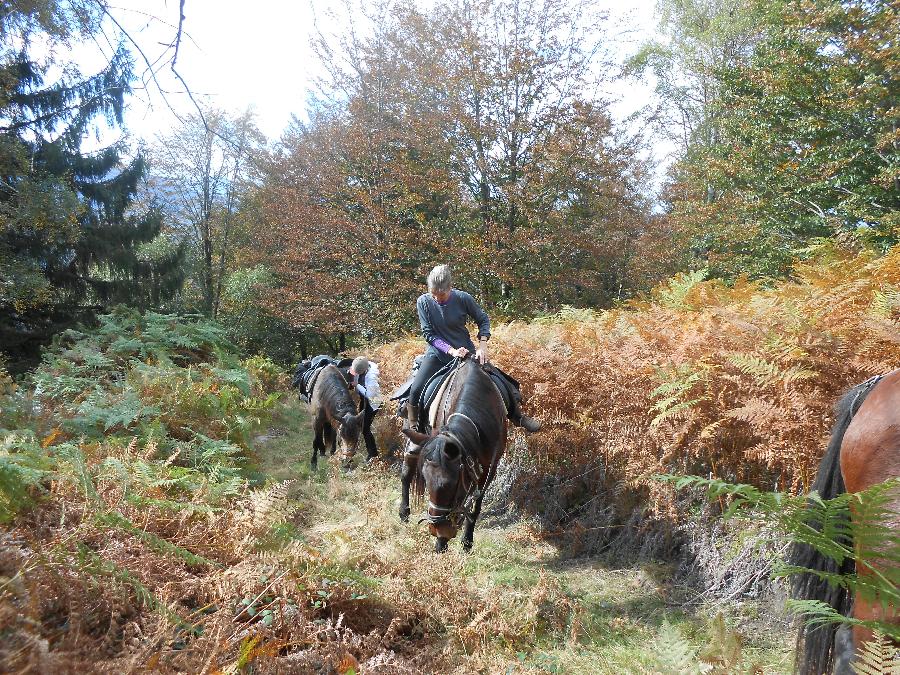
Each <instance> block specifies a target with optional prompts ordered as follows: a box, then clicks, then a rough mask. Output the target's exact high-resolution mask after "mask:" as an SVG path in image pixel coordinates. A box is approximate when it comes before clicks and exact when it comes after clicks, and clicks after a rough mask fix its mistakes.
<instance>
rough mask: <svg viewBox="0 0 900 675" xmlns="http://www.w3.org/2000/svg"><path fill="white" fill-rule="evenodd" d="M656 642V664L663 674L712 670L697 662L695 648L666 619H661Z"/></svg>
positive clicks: (692, 674)
mask: <svg viewBox="0 0 900 675" xmlns="http://www.w3.org/2000/svg"><path fill="white" fill-rule="evenodd" d="M657 644H658V647H657V652H656V666H657V668H658V669H659V671H660V672H661V673H663V675H700V674H701V673H708V672H710V671H711V670H712V666H707V665H706V664H701V663H700V662H699V659H698V657H697V648H696V647H693V646H692V645H691V644H690V643H689V642H688V641H687V640H685V639H684V638H683V637H682V635H681V633H679V632H678V630H677V629H676V628H675V627H674V626H672V625H671V624H670V623H669V622H668V621H667V620H663V624H662V627H661V628H660V630H659V639H658V641H657Z"/></svg>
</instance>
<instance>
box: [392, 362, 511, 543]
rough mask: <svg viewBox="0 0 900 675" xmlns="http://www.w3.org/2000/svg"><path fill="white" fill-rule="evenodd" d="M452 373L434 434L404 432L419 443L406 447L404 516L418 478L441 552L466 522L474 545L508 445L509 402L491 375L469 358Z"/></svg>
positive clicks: (439, 406) (439, 404)
mask: <svg viewBox="0 0 900 675" xmlns="http://www.w3.org/2000/svg"><path fill="white" fill-rule="evenodd" d="M450 377H451V378H452V379H451V380H450V381H449V382H448V383H447V384H446V386H445V387H444V391H443V393H442V394H441V395H440V396H439V397H438V399H437V400H436V401H435V402H434V404H433V407H434V406H437V415H436V417H435V423H434V429H435V431H434V432H433V433H432V435H430V436H428V435H426V434H422V433H419V432H417V431H412V430H409V429H404V430H403V433H404V434H406V436H407V437H408V438H409V440H410V442H411V443H414V444H416V445H418V446H420V447H419V448H417V449H416V446H415V445H413V446H411V448H408V449H407V454H406V456H405V458H404V459H405V462H404V466H403V473H402V475H401V480H402V497H401V504H400V518H401V519H402V520H404V521H406V520H408V519H409V488H410V484H411V483H412V480H413V477H415V478H416V486H415V489H416V496H417V497H419V498H421V497H422V496H423V495H424V492H425V489H426V487H427V490H428V513H427V516H426V517H425V518H424V520H426V521H427V522H428V524H429V529H430V531H431V534H432V535H434V537H435V544H434V550H435V552H437V553H442V552H444V551H446V550H447V542H448V541H449V540H450V539H452V538H453V537H455V536H456V533H457V531H458V530H459V527H460V524H461V523H462V521H465V530H464V532H463V537H462V546H463V550H466V551H468V550H470V549H471V548H472V541H473V535H474V531H475V522H476V521H477V520H478V516H479V514H480V513H481V501H482V499H483V498H484V492H485V490H486V489H487V487H488V485H490V483H491V481H492V480H493V479H494V474H495V473H496V472H497V464H498V463H499V462H500V458H501V457H502V456H503V451H504V450H505V449H506V433H507V421H506V406H505V405H504V404H503V397H502V396H501V395H500V392H499V391H498V390H497V387H496V386H495V385H494V383H493V381H492V380H491V378H490V377H489V376H488V374H487V373H485V372H484V369H483V368H482V367H481V366H480V365H479V364H478V363H477V362H476V361H475V360H473V359H467V360H464V361H462V362H461V363H460V364H459V366H458V367H457V368H456V370H455V371H454V372H453V373H452V374H451V375H450ZM416 450H417V451H416Z"/></svg>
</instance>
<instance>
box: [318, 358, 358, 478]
mask: <svg viewBox="0 0 900 675" xmlns="http://www.w3.org/2000/svg"><path fill="white" fill-rule="evenodd" d="M309 407H310V415H311V417H312V421H313V431H315V434H316V436H315V438H314V439H313V451H312V459H310V462H309V463H310V466H311V467H312V468H313V469H315V468H316V466H317V465H318V462H319V460H318V456H319V455H320V454H321V455H322V456H323V457H324V455H325V444H326V443H330V444H331V454H332V455H333V454H334V453H335V451H336V449H337V447H336V446H337V437H338V436H340V438H341V454H342V456H343V459H344V465H345V467H346V466H348V465H349V464H350V460H351V459H352V458H353V456H354V455H355V454H356V448H357V446H358V445H359V434H360V431H361V430H362V425H363V417H364V416H365V412H360V413H357V412H356V404H355V403H354V402H353V397H352V396H351V395H350V389H349V385H348V383H347V380H346V378H345V377H344V375H343V374H342V373H341V371H340V370H339V369H338V368H337V366H335V365H332V364H329V365H327V366H325V367H324V368H323V369H322V372H320V373H319V374H318V376H317V378H316V381H315V384H314V385H313V390H312V392H311V394H310V400H309ZM335 428H337V432H335Z"/></svg>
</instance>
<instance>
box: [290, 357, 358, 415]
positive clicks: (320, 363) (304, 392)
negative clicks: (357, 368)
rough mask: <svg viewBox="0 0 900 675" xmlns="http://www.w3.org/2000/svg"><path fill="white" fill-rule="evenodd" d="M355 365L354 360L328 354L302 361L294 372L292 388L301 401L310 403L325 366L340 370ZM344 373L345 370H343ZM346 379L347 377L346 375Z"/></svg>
mask: <svg viewBox="0 0 900 675" xmlns="http://www.w3.org/2000/svg"><path fill="white" fill-rule="evenodd" d="M352 363H353V359H337V358H334V357H332V356H328V355H327V354H320V355H319V356H314V357H312V358H311V359H305V360H304V361H301V362H300V363H299V364H298V365H297V368H296V369H295V370H294V378H293V379H292V380H291V387H293V388H294V389H296V390H297V394H298V396H299V397H300V400H301V401H305V402H306V403H309V402H310V399H311V398H312V390H313V387H315V386H316V380H317V379H319V374H320V373H321V372H322V370H323V369H324V368H325V366H337V367H338V368H340V369H343V368H349V367H350V365H351V364H352ZM342 373H343V370H342ZM344 377H345V378H346V377H347V375H346V373H344Z"/></svg>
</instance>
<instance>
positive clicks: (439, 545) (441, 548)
mask: <svg viewBox="0 0 900 675" xmlns="http://www.w3.org/2000/svg"><path fill="white" fill-rule="evenodd" d="M448 541H449V539H447V537H435V538H434V552H435V553H446V552H447V542H448Z"/></svg>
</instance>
